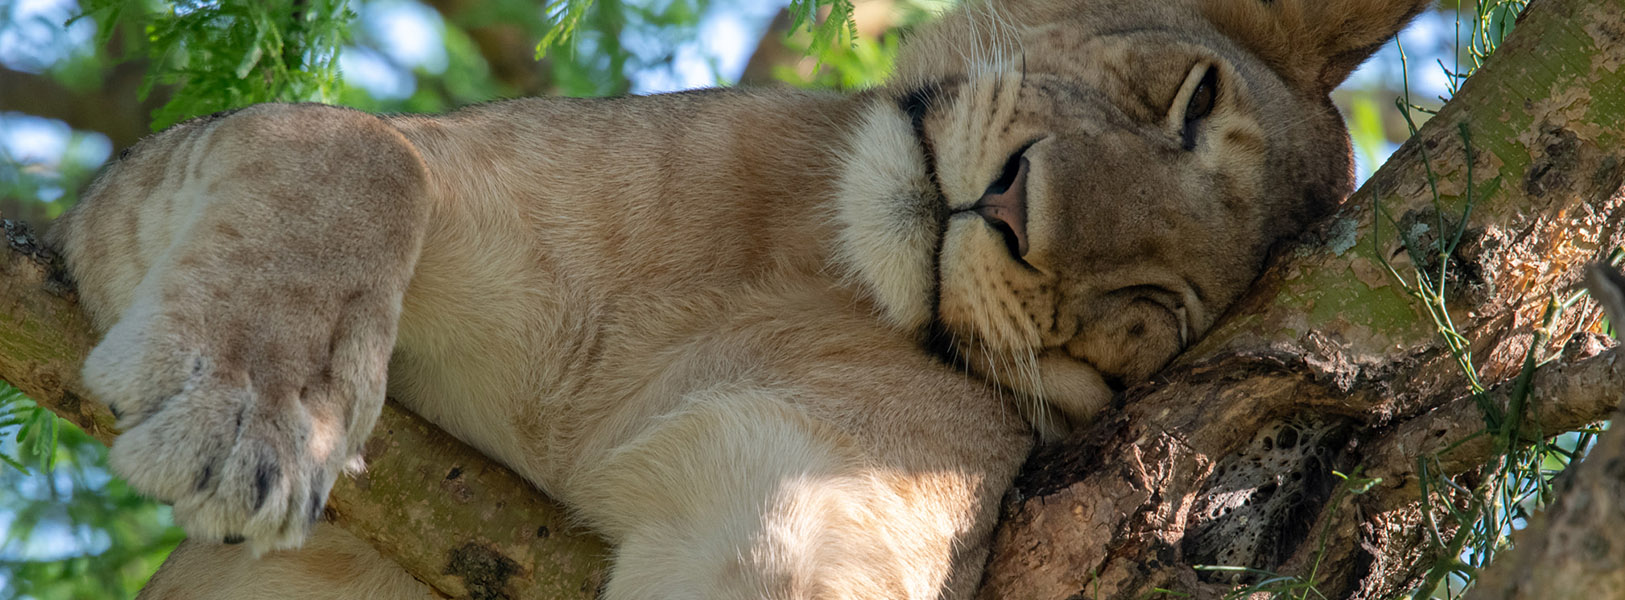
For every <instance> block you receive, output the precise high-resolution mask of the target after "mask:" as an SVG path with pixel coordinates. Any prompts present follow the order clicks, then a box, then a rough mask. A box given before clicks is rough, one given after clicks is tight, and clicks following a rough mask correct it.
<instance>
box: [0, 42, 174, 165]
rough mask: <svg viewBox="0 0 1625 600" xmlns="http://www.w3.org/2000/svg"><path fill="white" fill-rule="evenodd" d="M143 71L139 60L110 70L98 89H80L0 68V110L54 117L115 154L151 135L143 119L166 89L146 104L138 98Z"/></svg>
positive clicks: (160, 98) (148, 119)
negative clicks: (95, 136) (101, 140)
mask: <svg viewBox="0 0 1625 600" xmlns="http://www.w3.org/2000/svg"><path fill="white" fill-rule="evenodd" d="M145 73H146V62H145V61H129V62H125V63H122V64H119V65H115V66H113V67H112V68H110V69H109V70H108V72H107V74H106V76H105V77H103V78H102V83H101V85H100V87H99V88H98V89H96V90H93V91H80V90H74V89H71V88H69V87H68V86H65V85H62V84H61V83H59V82H57V81H56V80H55V79H53V78H51V77H50V76H49V75H44V74H36V73H29V72H26V71H16V70H12V69H8V68H6V67H4V66H0V111H16V112H21V113H24V114H30V115H34V116H38V117H45V118H48V119H57V120H60V121H63V122H65V123H67V124H68V125H69V126H70V127H73V128H74V129H79V130H83V131H95V132H99V133H101V134H102V135H105V136H107V139H108V140H109V141H111V142H112V145H113V151H114V152H117V151H119V150H121V149H124V148H128V147H130V146H133V145H135V143H136V142H137V141H139V140H140V139H141V137H142V136H145V135H147V134H148V133H152V132H151V131H150V130H148V129H147V127H146V124H147V123H148V122H149V121H151V119H150V118H149V117H150V116H151V115H152V111H153V110H155V109H156V108H158V107H159V106H162V105H163V103H164V102H165V100H166V99H167V98H168V94H167V93H165V92H166V90H154V91H153V93H152V95H150V96H148V97H147V99H146V100H141V99H139V98H138V94H137V93H136V92H137V90H138V89H139V88H140V86H141V78H142V77H143V76H144V74H145Z"/></svg>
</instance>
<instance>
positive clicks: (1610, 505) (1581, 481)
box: [1469, 267, 1625, 600]
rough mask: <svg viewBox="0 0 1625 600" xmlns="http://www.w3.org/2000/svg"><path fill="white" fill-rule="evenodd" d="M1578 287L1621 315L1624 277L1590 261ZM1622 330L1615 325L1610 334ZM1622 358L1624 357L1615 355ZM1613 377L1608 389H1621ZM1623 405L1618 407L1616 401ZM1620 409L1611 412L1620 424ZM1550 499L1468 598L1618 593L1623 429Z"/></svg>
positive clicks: (1623, 518) (1622, 551)
mask: <svg viewBox="0 0 1625 600" xmlns="http://www.w3.org/2000/svg"><path fill="white" fill-rule="evenodd" d="M1590 275H1591V276H1590V277H1588V278H1587V284H1586V286H1587V287H1588V288H1590V289H1591V292H1592V295H1593V296H1594V297H1596V298H1597V299H1598V301H1599V303H1601V304H1602V305H1603V306H1604V307H1606V308H1607V309H1608V318H1609V319H1610V320H1612V321H1614V322H1620V319H1621V318H1625V276H1621V275H1620V274H1619V272H1618V271H1616V270H1613V269H1611V268H1606V269H1605V268H1601V267H1594V268H1593V269H1591V273H1590ZM1620 333H1625V330H1620V329H1616V330H1615V334H1616V335H1618V334H1620ZM1620 362H1625V361H1620ZM1619 381H1620V380H1619V379H1615V380H1614V383H1615V385H1613V386H1611V388H1612V389H1611V390H1610V391H1611V393H1610V394H1609V396H1610V397H1612V398H1613V399H1615V400H1618V399H1619V398H1620V395H1621V391H1622V388H1621V387H1620V386H1619V385H1618V382H1619ZM1622 408H1625V407H1622ZM1621 417H1625V410H1621V411H1615V413H1614V416H1613V421H1614V422H1615V423H1616V424H1617V423H1622V421H1620V418H1621ZM1563 482H1564V483H1566V485H1565V486H1563V487H1564V489H1562V490H1561V491H1560V492H1559V498H1558V500H1557V502H1555V503H1553V505H1552V506H1551V507H1550V508H1548V509H1547V510H1546V512H1545V513H1544V514H1541V515H1538V516H1537V517H1536V518H1535V519H1534V520H1533V521H1532V522H1531V523H1530V524H1529V526H1528V527H1526V528H1524V529H1523V530H1522V531H1519V532H1517V534H1516V535H1514V536H1513V538H1514V540H1515V541H1514V543H1513V550H1512V552H1511V554H1508V555H1503V556H1501V557H1499V558H1498V559H1497V560H1496V562H1495V564H1493V565H1491V567H1490V569H1489V570H1488V572H1486V573H1485V574H1484V576H1483V578H1481V579H1480V580H1479V582H1478V585H1477V586H1476V587H1475V588H1473V590H1472V591H1471V592H1470V593H1469V596H1470V597H1472V598H1473V599H1474V600H1523V599H1529V600H1547V599H1551V600H1570V599H1572V600H1581V599H1593V598H1619V597H1621V596H1625V569H1621V568H1620V565H1625V506H1621V502H1625V429H1621V428H1620V427H1617V426H1616V427H1613V428H1611V429H1609V430H1608V431H1607V432H1605V433H1603V434H1602V436H1601V437H1600V438H1599V440H1598V442H1597V445H1596V446H1595V447H1593V448H1592V449H1591V452H1590V453H1588V454H1587V455H1586V458H1585V462H1582V463H1580V465H1579V466H1576V467H1571V468H1570V469H1569V470H1568V472H1567V473H1565V475H1564V479H1563Z"/></svg>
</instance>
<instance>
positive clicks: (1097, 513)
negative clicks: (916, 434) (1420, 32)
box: [982, 0, 1625, 600]
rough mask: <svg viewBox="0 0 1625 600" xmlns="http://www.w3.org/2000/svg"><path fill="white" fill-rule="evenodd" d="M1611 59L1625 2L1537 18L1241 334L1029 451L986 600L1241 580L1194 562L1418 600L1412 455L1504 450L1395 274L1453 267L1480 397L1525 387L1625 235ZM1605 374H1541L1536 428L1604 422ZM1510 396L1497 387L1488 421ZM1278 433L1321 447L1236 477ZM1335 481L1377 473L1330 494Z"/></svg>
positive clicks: (1259, 307) (1443, 461)
mask: <svg viewBox="0 0 1625 600" xmlns="http://www.w3.org/2000/svg"><path fill="white" fill-rule="evenodd" d="M1622 63H1625V0H1537V1H1536V2H1534V3H1532V4H1531V6H1530V7H1529V9H1528V10H1527V12H1526V13H1525V15H1524V16H1523V17H1522V19H1521V20H1520V21H1519V23H1518V25H1517V28H1516V29H1515V30H1514V32H1513V34H1512V36H1511V37H1510V38H1509V39H1508V40H1507V41H1506V43H1505V44H1504V45H1503V46H1502V48H1501V49H1500V50H1498V51H1497V53H1496V54H1495V56H1494V57H1492V59H1491V61H1490V63H1489V64H1487V65H1485V67H1484V68H1482V69H1481V70H1480V71H1479V72H1478V73H1477V74H1475V75H1474V76H1473V77H1472V79H1471V80H1469V81H1468V82H1467V83H1466V84H1465V85H1464V86H1463V88H1462V89H1461V90H1460V92H1459V93H1458V94H1457V95H1456V97H1455V99H1453V100H1452V101H1451V102H1450V103H1448V104H1447V105H1446V106H1445V107H1444V108H1443V109H1442V110H1441V111H1440V113H1439V114H1438V115H1437V116H1435V117H1434V118H1433V119H1432V120H1430V121H1429V122H1428V123H1426V125H1424V126H1423V127H1422V129H1421V131H1419V132H1418V134H1417V135H1416V136H1415V137H1414V138H1413V139H1411V140H1410V141H1409V142H1407V143H1406V144H1405V145H1404V146H1403V147H1402V148H1401V149H1400V150H1399V152H1397V153H1396V154H1395V155H1394V157H1393V158H1392V159H1390V161H1389V162H1388V164H1387V165H1386V166H1384V167H1383V169H1382V170H1381V171H1380V172H1379V173H1377V174H1376V175H1375V176H1374V177H1373V178H1372V179H1371V181H1369V182H1368V183H1367V184H1366V185H1365V186H1364V187H1363V188H1362V189H1360V190H1359V191H1358V192H1356V193H1355V194H1354V195H1353V196H1352V197H1351V198H1350V200H1349V202H1348V203H1347V204H1345V205H1344V207H1343V208H1342V209H1341V210H1340V211H1339V212H1338V213H1337V215H1335V217H1333V218H1332V219H1330V220H1328V221H1326V222H1325V223H1323V224H1322V225H1321V226H1319V227H1318V228H1317V229H1316V230H1315V231H1313V232H1311V234H1310V235H1309V236H1308V238H1307V240H1306V241H1304V242H1303V243H1301V244H1300V245H1297V246H1296V247H1294V248H1291V249H1290V250H1287V251H1285V252H1282V253H1280V254H1279V255H1278V256H1276V257H1275V259H1274V260H1273V261H1272V264H1271V266H1270V268H1269V269H1268V271H1267V272H1266V274H1265V275H1264V276H1263V277H1262V278H1261V279H1260V281H1259V282H1258V283H1257V284H1256V285H1255V287H1254V289H1253V290H1252V291H1251V293H1250V294H1249V295H1248V296H1247V297H1246V298H1245V299H1243V300H1242V301H1241V302H1240V303H1239V304H1238V305H1237V306H1236V307H1234V308H1233V309H1232V310H1231V311H1230V318H1228V319H1227V320H1225V321H1224V322H1223V323H1221V324H1220V325H1219V326H1218V327H1217V328H1216V329H1215V330H1214V331H1213V332H1211V333H1210V334H1209V335H1208V336H1207V337H1206V338H1205V339H1204V340H1203V341H1202V342H1200V343H1199V344H1198V345H1197V346H1196V347H1194V348H1192V349H1190V350H1189V351H1188V352H1186V354H1185V355H1184V356H1183V357H1182V358H1180V359H1179V360H1178V361H1177V362H1176V363H1175V364H1174V365H1173V366H1172V367H1170V368H1169V369H1168V370H1167V371H1165V372H1164V373H1163V374H1162V375H1161V376H1160V377H1159V378H1158V379H1157V381H1155V382H1153V383H1150V384H1147V385H1143V386H1140V387H1138V388H1136V389H1132V390H1129V391H1128V392H1127V393H1126V394H1125V397H1124V398H1122V402H1121V408H1120V410H1117V411H1115V412H1112V413H1110V414H1109V415H1108V416H1107V417H1105V418H1104V419H1103V421H1102V422H1100V423H1097V424H1095V425H1094V426H1093V427H1091V428H1089V429H1087V430H1085V431H1083V432H1080V433H1079V434H1078V435H1077V436H1076V437H1074V438H1073V439H1071V440H1070V441H1068V442H1067V443H1065V444H1061V445H1057V446H1054V447H1050V448H1044V449H1040V450H1039V451H1038V452H1037V453H1036V454H1035V455H1034V457H1033V458H1032V459H1031V460H1030V462H1029V464H1028V465H1027V467H1026V469H1025V470H1024V474H1023V476H1022V477H1021V478H1020V480H1019V481H1018V483H1017V486H1016V487H1015V489H1014V490H1013V492H1012V493H1011V496H1010V498H1008V499H1007V503H1006V510H1005V514H1006V516H1005V519H1004V521H1003V523H1002V524H1001V528H1000V531H999V533H998V536H997V540H996V542H995V543H996V546H995V549H994V553H993V557H992V559H991V562H990V566H989V570H988V578H987V582H986V585H985V586H984V588H983V590H982V597H983V598H989V599H995V598H1023V599H1033V600H1049V599H1054V600H1061V599H1064V598H1142V597H1157V595H1158V594H1159V593H1165V592H1159V591H1158V590H1168V591H1172V592H1176V593H1178V594H1190V595H1192V596H1194V597H1197V598H1216V597H1219V596H1221V595H1223V594H1224V593H1226V592H1227V591H1229V590H1231V589H1234V587H1235V578H1233V577H1231V576H1230V575H1228V574H1225V573H1224V572H1215V571H1200V570H1196V569H1194V568H1193V567H1194V566H1195V565H1196V564H1204V563H1205V564H1209V565H1214V564H1215V563H1216V562H1217V563H1221V565H1222V566H1239V567H1252V568H1257V569H1261V570H1264V571H1269V572H1273V573H1278V574H1282V575H1290V576H1297V577H1300V578H1303V579H1306V580H1313V581H1314V582H1315V586H1316V589H1317V591H1318V592H1319V593H1320V594H1323V595H1324V596H1325V597H1328V598H1393V597H1396V596H1398V595H1400V594H1401V593H1403V592H1404V591H1405V590H1407V589H1408V588H1409V587H1411V586H1414V585H1415V584H1416V583H1417V581H1418V576H1419V573H1420V572H1421V569H1423V568H1425V567H1426V566H1427V565H1428V564H1430V563H1431V558H1432V557H1433V556H1434V555H1435V553H1436V552H1437V546H1436V545H1435V544H1433V543H1432V542H1431V541H1429V539H1428V536H1427V533H1426V532H1427V530H1426V529H1425V528H1424V526H1423V525H1424V519H1423V514H1422V505H1421V503H1420V501H1419V500H1420V489H1421V488H1420V486H1419V485H1418V482H1419V480H1420V478H1419V475H1418V474H1417V469H1418V465H1419V464H1420V463H1419V459H1422V458H1426V459H1427V460H1428V464H1429V465H1430V467H1431V468H1434V469H1443V470H1444V471H1445V473H1444V474H1445V475H1447V476H1449V477H1452V478H1456V479H1457V481H1460V482H1463V483H1466V484H1468V485H1467V487H1471V485H1470V484H1471V482H1472V480H1473V479H1474V478H1475V477H1477V473H1478V468H1479V467H1480V466H1482V465H1483V464H1484V462H1485V461H1486V460H1487V459H1488V458H1489V457H1490V456H1491V453H1492V452H1493V451H1494V449H1495V448H1494V446H1493V444H1489V443H1487V442H1486V441H1484V440H1485V439H1487V438H1482V436H1481V438H1477V439H1474V434H1477V433H1479V432H1480V431H1482V430H1483V429H1484V417H1483V416H1482V413H1481V411H1479V409H1478V408H1477V406H1476V405H1474V404H1473V402H1472V401H1470V400H1468V399H1465V398H1464V396H1465V394H1466V390H1467V389H1468V387H1467V383H1466V381H1465V379H1464V376H1463V374H1462V372H1461V369H1460V368H1459V367H1458V364H1457V362H1456V360H1455V358H1454V357H1453V356H1452V354H1451V353H1450V352H1449V351H1448V350H1447V349H1446V348H1445V347H1444V345H1443V344H1442V343H1441V340H1442V338H1441V336H1440V333H1439V328H1438V326H1437V324H1436V322H1435V319H1434V318H1433V317H1432V316H1430V315H1429V313H1428V311H1427V310H1426V309H1425V308H1424V305H1423V304H1422V303H1420V302H1419V301H1418V300H1417V299H1416V298H1414V297H1412V296H1411V295H1410V294H1409V293H1407V292H1406V291H1405V290H1404V289H1403V287H1402V286H1401V285H1400V279H1396V278H1395V277H1393V276H1392V275H1391V274H1390V273H1389V271H1388V268H1387V266H1385V265H1384V261H1385V260H1386V261H1387V262H1388V263H1389V264H1390V265H1392V266H1393V267H1394V268H1395V269H1396V270H1397V272H1398V273H1399V274H1400V275H1401V277H1402V278H1406V279H1409V278H1410V277H1411V276H1412V275H1413V274H1414V273H1415V272H1416V271H1415V270H1416V269H1418V268H1422V269H1427V270H1428V272H1430V273H1438V272H1439V271H1440V266H1441V265H1440V262H1447V264H1448V269H1447V271H1448V272H1449V273H1450V275H1449V276H1448V277H1447V278H1446V280H1445V282H1446V288H1445V289H1446V292H1445V294H1444V298H1445V299H1446V302H1445V305H1446V306H1447V307H1448V315H1449V318H1450V320H1451V321H1452V322H1453V324H1454V326H1455V328H1456V329H1457V330H1458V331H1459V332H1460V333H1461V334H1462V335H1464V336H1465V338H1466V339H1467V340H1471V344H1470V350H1471V352H1472V357H1473V361H1472V366H1473V368H1474V369H1475V370H1476V371H1477V373H1478V375H1479V377H1480V378H1481V379H1482V380H1483V381H1484V382H1486V384H1488V385H1495V384H1497V383H1499V382H1504V381H1506V380H1507V379H1508V378H1509V377H1511V376H1513V375H1515V374H1516V373H1517V371H1518V370H1519V367H1520V366H1521V364H1522V362H1523V359H1524V356H1525V354H1526V351H1527V350H1528V348H1529V345H1530V344H1531V342H1532V340H1533V339H1534V335H1533V333H1534V329H1535V327H1537V326H1539V325H1540V324H1541V318H1542V316H1543V313H1544V310H1545V307H1546V305H1547V303H1548V299H1549V298H1550V297H1552V295H1554V294H1563V295H1566V294H1567V293H1569V292H1572V291H1573V290H1574V289H1576V288H1577V283H1578V281H1579V278H1580V276H1581V269H1580V267H1582V266H1583V265H1584V264H1586V263H1587V262H1590V261H1595V260H1598V259H1599V258H1601V256H1602V255H1604V254H1605V253H1606V252H1607V250H1608V249H1611V248H1613V247H1615V246H1617V245H1619V244H1620V243H1621V242H1622V241H1625V230H1622V227H1621V225H1622V223H1621V218H1622V217H1625V193H1622V183H1625V144H1622V143H1621V142H1622V140H1625V72H1622V71H1621V65H1622ZM1430 179H1431V183H1430ZM1434 186H1436V187H1437V190H1438V194H1437V196H1436V195H1435V194H1434V191H1433V190H1434V189H1435V187H1434ZM1469 205H1471V208H1472V210H1471V212H1470V213H1468V212H1467V208H1468V206H1469ZM1464 215H1465V216H1466V220H1465V227H1463V228H1462V231H1463V232H1464V234H1463V235H1462V237H1461V243H1460V245H1459V246H1458V247H1457V248H1456V249H1455V251H1454V252H1453V253H1452V254H1451V255H1450V256H1448V257H1443V258H1442V261H1441V257H1440V256H1439V252H1437V251H1436V250H1435V248H1436V246H1435V245H1434V244H1433V241H1434V240H1436V239H1438V237H1439V236H1440V235H1441V232H1442V233H1443V234H1444V235H1446V236H1449V237H1454V233H1455V231H1456V230H1457V227H1458V225H1460V224H1462V222H1463V220H1462V218H1463V216H1464ZM1407 243H1409V244H1411V246H1412V247H1411V248H1410V251H1409V252H1407V248H1406V244H1407ZM1410 256H1417V257H1419V259H1418V260H1417V261H1415V262H1420V263H1423V264H1413V261H1412V260H1411V259H1410ZM1597 318H1598V314H1597V311H1596V310H1594V309H1591V308H1589V307H1583V308H1579V309H1575V310H1570V311H1569V313H1568V315H1567V317H1566V318H1564V319H1562V320H1560V321H1558V322H1557V323H1556V324H1555V325H1554V326H1553V327H1551V329H1550V331H1549V333H1550V334H1551V339H1553V340H1555V342H1553V343H1552V347H1550V348H1543V349H1542V355H1547V354H1551V353H1555V352H1557V351H1558V350H1559V347H1561V346H1562V345H1563V344H1564V343H1565V342H1568V343H1570V352H1569V353H1568V357H1567V359H1566V360H1577V359H1580V358H1583V357H1584V356H1586V355H1589V354H1592V353H1594V352H1596V351H1597V350H1598V349H1599V348H1600V346H1598V345H1596V344H1595V343H1594V342H1595V340H1592V339H1590V338H1589V337H1588V335H1590V334H1588V333H1587V332H1588V331H1590V330H1592V329H1594V328H1595V326H1596V321H1597ZM1613 359H1614V357H1613V355H1612V353H1611V352H1610V353H1609V354H1608V355H1607V356H1603V357H1597V358H1591V359H1589V360H1585V361H1583V362H1578V363H1574V364H1570V365H1568V366H1566V367H1554V368H1552V369H1549V370H1550V371H1552V372H1551V373H1549V374H1547V375H1544V376H1542V377H1540V378H1539V379H1538V380H1537V382H1536V386H1535V387H1536V393H1535V394H1534V396H1533V400H1532V404H1531V405H1530V406H1531V408H1530V416H1531V420H1532V422H1534V423H1538V424H1539V425H1540V428H1539V430H1540V431H1541V432H1544V433H1546V434H1551V433H1555V432H1557V431H1560V430H1561V428H1563V427H1576V426H1578V425H1581V424H1584V423H1586V422H1589V421H1594V420H1599V419H1603V418H1606V417H1607V416H1608V415H1609V414H1610V412H1611V410H1612V409H1613V407H1614V406H1615V405H1616V404H1617V403H1618V400H1619V396H1618V394H1619V390H1620V389H1621V387H1620V385H1619V384H1620V382H1621V379H1620V378H1619V373H1618V371H1617V367H1616V366H1615V365H1614V364H1613ZM1505 397H1506V394H1505V393H1504V392H1498V393H1496V394H1492V398H1496V399H1499V400H1498V401H1500V402H1502V404H1501V406H1502V407H1504V406H1505V400H1504V399H1505ZM1283 423H1285V424H1287V425H1283ZM1288 430H1290V433H1291V442H1292V443H1296V442H1298V441H1299V440H1300V439H1301V436H1303V435H1305V434H1311V433H1312V434H1313V435H1314V436H1315V439H1316V440H1319V441H1321V442H1322V443H1324V444H1326V445H1327V447H1325V448H1323V449H1322V450H1323V451H1319V452H1317V453H1315V454H1314V455H1313V456H1309V457H1307V458H1305V459H1304V460H1305V461H1306V462H1302V463H1295V464H1294V465H1290V466H1291V468H1287V469H1283V470H1282V471H1281V475H1282V477H1277V478H1274V479H1271V478H1268V477H1265V478H1263V479H1257V478H1255V479H1254V480H1253V483H1245V481H1246V478H1245V477H1240V476H1238V475H1237V473H1245V472H1253V473H1256V472H1258V471H1261V470H1262V471H1268V470H1269V469H1270V468H1272V464H1273V463H1271V462H1269V461H1270V460H1277V459H1280V457H1281V456H1283V455H1285V454H1291V453H1285V452H1284V451H1283V450H1282V447H1284V446H1287V445H1288V438H1287V437H1286V436H1285V435H1284V434H1283V433H1282V432H1284V431H1288ZM1294 452H1298V454H1302V452H1301V451H1297V450H1294ZM1298 454H1294V455H1293V456H1297V455H1298ZM1435 459H1436V461H1435ZM1333 469H1337V470H1339V471H1341V472H1343V473H1354V472H1359V473H1361V474H1362V475H1363V476H1364V477H1376V478H1381V482H1380V483H1377V484H1376V485H1375V486H1373V487H1371V488H1370V489H1369V490H1365V491H1364V492H1363V493H1359V494H1349V493H1343V492H1340V491H1339V490H1341V489H1342V486H1341V485H1340V484H1339V483H1338V482H1339V481H1340V480H1337V479H1335V478H1333V477H1330V476H1328V475H1329V473H1330V471H1331V470H1333ZM1289 472H1290V474H1291V477H1290V478H1288V477H1285V476H1286V475H1288V474H1289ZM1248 476H1252V475H1248ZM1317 477H1318V481H1316V480H1317ZM1238 481H1239V482H1243V483H1238ZM1260 481H1262V482H1263V483H1259V482H1260ZM1306 481H1308V482H1311V483H1301V482H1306ZM1248 485H1252V486H1253V487H1247V486H1248ZM1283 495H1290V498H1286V499H1284V500H1283V499H1282V497H1283ZM1255 505H1268V506H1270V507H1272V508H1270V509H1269V510H1262V509H1259V510H1254V508H1255ZM1434 516H1435V517H1438V516H1440V515H1439V514H1438V512H1437V511H1436V514H1435V515H1434ZM1238 519H1239V520H1243V521H1245V520H1247V519H1252V521H1250V522H1245V523H1242V522H1238ZM1452 527H1453V524H1450V523H1448V522H1446V523H1445V525H1444V528H1445V530H1446V532H1448V530H1449V529H1450V528H1452ZM1216 538H1227V539H1216ZM1266 538H1267V539H1266ZM1212 548H1223V549H1226V551H1225V552H1224V553H1220V554H1214V553H1212V552H1209V551H1208V550H1210V549H1212ZM1249 552H1250V553H1249ZM1226 559H1229V560H1234V561H1236V562H1237V563H1239V564H1235V563H1228V562H1225V561H1226ZM1242 579H1246V577H1242ZM1253 579H1258V577H1253Z"/></svg>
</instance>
